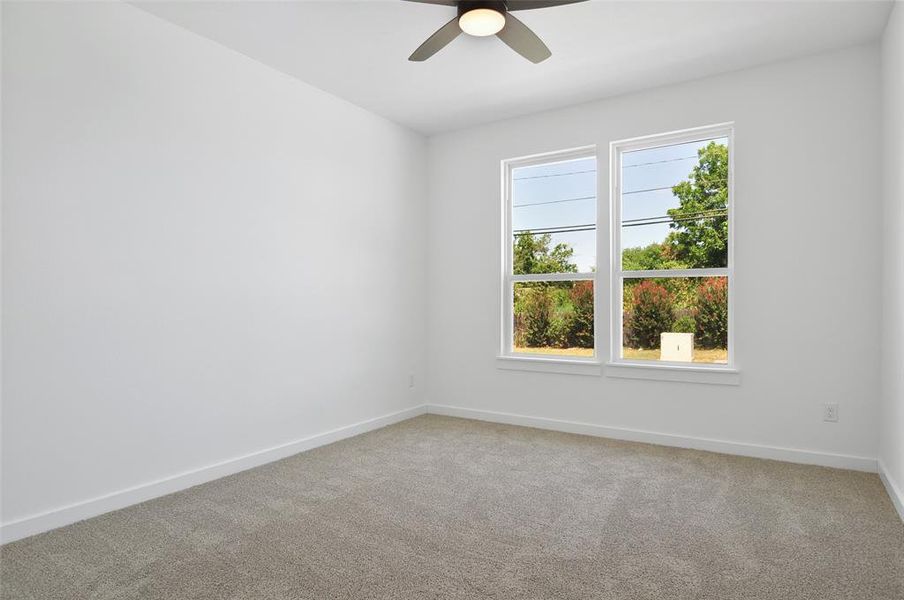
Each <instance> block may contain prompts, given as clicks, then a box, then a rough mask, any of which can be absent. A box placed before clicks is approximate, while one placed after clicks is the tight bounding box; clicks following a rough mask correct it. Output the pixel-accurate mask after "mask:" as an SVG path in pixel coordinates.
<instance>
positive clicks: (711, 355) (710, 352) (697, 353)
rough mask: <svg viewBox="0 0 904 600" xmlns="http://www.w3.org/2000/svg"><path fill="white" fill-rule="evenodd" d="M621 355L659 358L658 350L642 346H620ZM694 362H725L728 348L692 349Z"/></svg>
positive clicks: (645, 358) (638, 357) (635, 357)
mask: <svg viewBox="0 0 904 600" xmlns="http://www.w3.org/2000/svg"><path fill="white" fill-rule="evenodd" d="M622 356H624V357H625V358H626V359H628V360H631V359H634V360H659V350H646V349H643V348H622ZM694 362H695V363H727V362H728V350H727V349H725V348H712V349H706V350H705V349H703V348H695V349H694Z"/></svg>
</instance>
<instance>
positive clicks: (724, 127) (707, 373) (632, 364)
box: [605, 122, 740, 385]
mask: <svg viewBox="0 0 904 600" xmlns="http://www.w3.org/2000/svg"><path fill="white" fill-rule="evenodd" d="M716 137H726V138H728V148H729V152H728V266H727V267H726V268H719V269H674V270H664V271H626V272H625V271H622V270H621V264H622V261H621V209H622V206H621V204H622V203H621V193H620V190H621V157H622V154H623V153H624V152H629V151H633V150H645V149H648V148H658V147H662V146H671V145H674V144H680V143H686V142H694V141H700V140H706V139H711V138H716ZM734 156H735V143H734V123H733V122H729V123H719V124H717V125H710V126H706V127H697V128H693V129H684V130H681V131H673V132H669V133H664V134H657V135H649V136H643V137H637V138H631V139H626V140H619V141H615V142H612V143H610V145H609V182H610V190H609V194H610V195H609V211H610V212H609V215H610V219H609V230H610V231H609V239H610V253H609V256H610V261H609V262H610V269H609V272H610V278H609V286H610V293H611V298H610V306H609V312H610V314H609V331H610V333H611V339H610V340H609V346H610V348H609V360H608V361H607V362H606V367H605V374H606V375H607V376H610V377H624V378H630V379H652V380H659V381H685V382H694V383H717V384H728V385H737V384H739V383H740V371H739V370H738V368H737V356H736V354H735V344H734V340H735V330H736V327H735V318H734V315H735V310H734V288H735V285H734V283H735V282H734V240H735V233H734V221H735V220H734V212H735V211H734V209H735V194H734V183H735V173H734ZM712 276H725V277H728V364H726V365H705V364H699V363H698V364H691V365H688V364H687V363H674V362H659V361H640V360H626V359H624V358H621V348H622V337H623V336H622V306H623V302H622V300H623V298H622V293H623V286H622V278H623V277H624V278H647V277H712Z"/></svg>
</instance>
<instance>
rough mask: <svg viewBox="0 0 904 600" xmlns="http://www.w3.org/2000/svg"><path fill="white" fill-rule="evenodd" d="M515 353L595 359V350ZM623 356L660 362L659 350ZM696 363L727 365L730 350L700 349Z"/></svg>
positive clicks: (632, 351) (630, 350)
mask: <svg viewBox="0 0 904 600" xmlns="http://www.w3.org/2000/svg"><path fill="white" fill-rule="evenodd" d="M514 350H515V352H516V353H518V354H546V355H554V356H581V357H584V358H592V357H593V348H551V347H549V346H544V347H539V348H518V347H516V348H515V349H514ZM622 353H623V356H624V357H625V358H626V359H629V360H632V359H633V360H659V350H646V349H643V348H623V349H622ZM694 362H695V363H727V362H728V350H726V349H725V348H714V349H709V350H704V349H702V348H698V349H696V350H694Z"/></svg>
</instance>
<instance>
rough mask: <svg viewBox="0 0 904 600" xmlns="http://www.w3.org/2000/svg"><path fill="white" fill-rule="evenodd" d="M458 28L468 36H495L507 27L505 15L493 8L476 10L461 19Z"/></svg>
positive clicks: (470, 11)
mask: <svg viewBox="0 0 904 600" xmlns="http://www.w3.org/2000/svg"><path fill="white" fill-rule="evenodd" d="M458 26H459V27H461V30H462V31H464V32H465V33H467V34H468V35H476V36H478V37H484V36H488V35H495V34H497V33H499V32H500V31H502V28H503V27H505V15H503V14H502V13H501V12H499V11H496V10H493V9H492V8H475V9H474V10H469V11H468V12H466V13H465V14H463V15H462V16H461V17H459V19H458Z"/></svg>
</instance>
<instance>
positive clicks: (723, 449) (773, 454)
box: [427, 404, 877, 473]
mask: <svg viewBox="0 0 904 600" xmlns="http://www.w3.org/2000/svg"><path fill="white" fill-rule="evenodd" d="M427 412H428V413H430V414H436V415H447V416H450V417H462V418H465V419H477V420H480V421H491V422H493V423H506V424H509V425H523V426H526V427H536V428H538V429H550V430H553V431H563V432H566V433H579V434H583V435H592V436H596V437H604V438H611V439H616V440H625V441H629V442H644V443H647V444H656V445H659V446H674V447H678V448H690V449H693V450H707V451H709V452H719V453H721V454H734V455H738V456H749V457H753V458H766V459H770V460H780V461H783V462H791V463H800V464H805V465H819V466H823V467H835V468H839V469H851V470H855V471H867V472H869V473H875V472H876V470H877V463H876V459H875V458H868V457H865V456H849V455H846V454H830V453H828V452H817V451H813V450H798V449H796V448H779V447H776V446H763V445H759V444H746V443H743V442H730V441H726V440H714V439H710V438H701V437H692V436H683V435H674V434H670V433H656V432H653V431H643V430H639V429H627V428H622V427H606V426H603V425H592V424H590V423H578V422H575V421H561V420H558V419H547V418H544V417H529V416H526V415H516V414H512V413H504V412H494V411H488V410H477V409H473V408H461V407H457V406H447V405H442V404H428V405H427Z"/></svg>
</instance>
